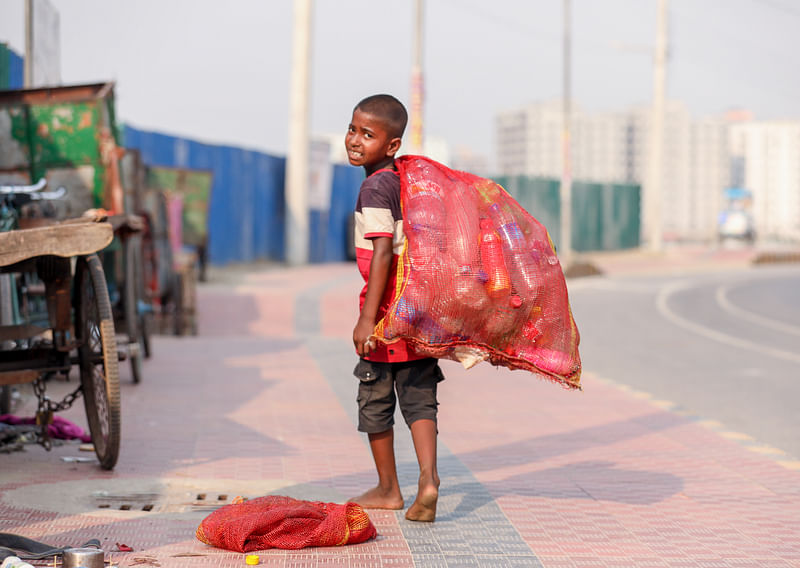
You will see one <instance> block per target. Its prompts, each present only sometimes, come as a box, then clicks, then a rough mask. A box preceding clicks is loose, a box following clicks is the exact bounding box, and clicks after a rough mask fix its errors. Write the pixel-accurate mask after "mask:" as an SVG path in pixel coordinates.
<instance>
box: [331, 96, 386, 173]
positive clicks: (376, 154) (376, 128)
mask: <svg viewBox="0 0 800 568" xmlns="http://www.w3.org/2000/svg"><path fill="white" fill-rule="evenodd" d="M344 145H345V148H346V149H347V158H348V160H350V163H351V164H352V165H354V166H363V167H365V168H366V169H367V170H374V169H378V168H380V167H383V166H384V165H388V164H389V163H391V161H392V159H394V155H395V154H396V153H397V150H399V149H400V138H396V137H393V136H392V135H391V133H390V132H389V130H388V129H387V127H386V124H385V123H384V121H383V120H381V119H380V118H379V117H377V116H375V115H373V114H369V113H366V112H363V111H362V110H360V109H356V110H355V111H353V119H352V120H351V121H350V126H349V127H348V128H347V135H346V136H345V138H344Z"/></svg>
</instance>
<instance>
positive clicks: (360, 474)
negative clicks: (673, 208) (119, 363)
mask: <svg viewBox="0 0 800 568" xmlns="http://www.w3.org/2000/svg"><path fill="white" fill-rule="evenodd" d="M645 260H646V261H647V262H646V264H647V265H648V266H647V267H646V268H648V269H649V263H650V261H649V260H648V259H645ZM708 278H709V280H708V281H705V280H702V279H698V280H696V281H697V282H701V281H702V282H708V283H713V276H711V275H709V276H708ZM692 281H695V280H694V278H692ZM728 281H730V280H728ZM669 282H672V278H670V279H661V280H658V279H647V278H627V279H622V278H617V277H611V276H609V277H607V278H604V279H602V281H601V280H600V279H586V280H585V281H575V282H574V283H571V284H570V286H571V287H572V288H573V290H574V294H573V296H574V298H575V299H574V301H573V304H574V307H575V311H576V316H577V317H578V319H579V324H580V325H581V326H582V328H583V332H584V341H585V349H584V356H585V358H586V359H587V364H586V366H585V374H584V385H585V390H584V391H583V392H576V391H567V390H564V389H562V388H559V387H557V386H555V385H553V384H550V383H548V382H545V381H542V380H539V379H537V378H536V377H534V376H531V375H530V374H528V373H523V372H518V371H517V372H512V371H508V370H505V369H496V368H493V367H491V366H490V365H487V364H481V365H478V366H476V367H475V368H473V369H470V370H469V371H466V370H464V369H463V368H462V367H461V366H460V365H457V364H455V363H452V362H449V361H446V362H443V366H446V370H445V373H446V375H447V380H446V381H444V382H443V383H442V384H441V386H440V401H441V403H442V404H441V407H440V436H439V456H440V460H439V462H440V475H441V478H442V487H441V498H440V502H439V509H438V512H437V520H436V523H433V524H427V523H412V522H409V521H407V520H405V518H404V516H403V511H397V512H394V511H375V510H372V511H370V513H369V514H370V518H371V519H372V521H373V523H374V524H375V525H376V528H377V530H378V537H377V538H376V539H375V540H373V541H370V542H367V543H363V544H359V545H353V546H344V547H336V548H319V549H314V548H311V549H303V550H300V551H287V550H267V551H261V552H259V555H260V557H261V565H262V566H274V567H281V568H290V567H291V568H295V567H301V566H302V567H305V566H308V567H314V568H316V567H330V566H350V567H352V568H372V567H386V568H400V567H402V568H411V567H414V566H419V567H426V568H427V567H437V568H438V567H450V566H469V567H473V566H476V567H483V566H486V567H492V568H494V567H497V566H505V567H517V566H520V567H521V566H525V567H529V566H533V567H536V566H543V567H546V568H567V567H572V568H586V567H589V566H591V567H609V568H610V567H614V568H622V567H626V568H632V567H636V568H638V567H642V566H647V567H661V568H671V567H685V568H690V567H691V568H694V567H698V568H699V567H709V566H714V567H716V566H720V567H726V568H743V567H745V566H753V567H758V568H764V567H775V568H778V567H780V568H798V567H800V471H798V470H800V462H798V461H792V460H781V459H778V458H777V457H776V456H774V455H764V454H761V453H757V452H754V451H751V449H749V448H747V447H745V446H744V445H743V444H741V443H739V441H738V440H732V439H730V438H726V437H724V436H720V435H719V433H718V431H717V430H715V429H714V428H708V427H707V426H706V424H704V423H701V422H699V421H697V420H694V419H693V418H692V417H690V416H684V415H681V414H680V413H677V412H674V411H672V410H671V409H669V408H665V407H663V406H661V405H659V404H655V403H654V401H652V400H648V399H646V398H645V397H642V396H638V394H637V393H631V392H628V391H626V390H625V389H623V388H620V387H619V386H617V385H620V384H622V382H623V380H626V378H629V377H630V375H631V371H630V368H629V367H624V366H622V365H620V370H621V373H620V375H618V376H615V375H607V374H605V373H604V372H601V370H600V369H602V368H604V366H608V365H610V364H612V363H614V361H615V360H614V358H613V357H610V356H608V357H604V358H601V357H598V356H597V354H598V352H601V354H602V345H600V343H599V342H601V341H602V340H603V339H604V337H602V336H605V339H608V340H609V341H608V342H609V343H611V344H613V343H618V342H620V341H624V342H625V343H624V344H627V345H635V346H638V347H637V351H635V353H634V355H636V357H633V356H630V357H629V359H630V360H631V361H638V365H639V367H640V368H646V367H647V364H648V363H651V364H652V366H656V367H658V366H660V365H664V364H672V365H673V367H674V368H675V369H676V371H675V372H676V373H677V372H679V371H683V370H685V369H686V368H689V365H688V364H687V365H683V366H681V365H680V363H681V361H680V360H678V359H677V358H675V357H672V358H670V356H669V351H668V350H669V349H670V348H672V349H677V350H686V349H687V348H689V347H692V345H691V343H692V342H691V341H690V340H687V338H688V337H689V335H688V334H689V331H688V330H687V331H686V332H685V333H684V332H683V331H681V330H682V328H680V327H677V326H676V324H674V323H671V322H669V321H660V320H661V319H663V316H661V315H660V313H659V310H658V307H657V306H658V304H657V303H656V300H657V299H658V298H659V297H660V296H659V291H660V290H662V291H663V290H664V286H665V285H667V284H668V283H669ZM360 284H361V283H360V278H359V276H358V275H357V273H356V271H355V269H354V267H353V265H352V264H347V265H327V266H311V267H303V268H296V269H289V270H285V269H278V268H274V269H270V270H266V271H258V272H254V273H249V274H248V273H241V274H232V273H231V274H229V275H228V277H227V279H226V280H224V281H221V280H216V279H215V280H212V282H209V283H208V284H204V285H203V286H201V288H200V290H199V296H198V300H199V301H198V308H199V329H200V334H199V335H198V336H197V337H182V338H176V337H157V338H155V340H154V350H153V352H154V356H153V357H152V359H150V360H148V361H147V362H146V364H145V377H144V380H143V381H142V382H141V383H140V384H136V385H134V384H133V383H132V381H131V379H130V376H129V373H128V367H127V366H125V365H123V369H122V374H123V377H122V381H121V389H122V400H123V409H122V410H123V416H122V418H123V429H122V436H123V441H122V452H121V455H120V461H119V463H118V464H117V467H116V468H115V469H114V471H113V472H107V471H102V470H100V468H99V466H98V465H97V463H96V460H94V459H92V458H91V457H88V456H91V454H88V456H87V453H84V452H81V451H80V450H79V446H78V444H76V443H67V444H64V445H60V446H56V447H54V448H53V450H52V451H51V452H45V451H44V449H42V448H40V447H38V446H37V447H28V448H26V451H25V452H15V453H12V454H8V455H0V532H11V533H16V534H20V535H22V536H26V537H29V538H34V539H37V540H41V541H44V542H47V543H50V544H52V545H55V546H75V545H76V544H80V543H83V542H86V541H87V540H88V539H90V538H98V539H100V541H101V543H102V546H103V549H104V551H105V552H106V559H107V560H109V561H110V562H112V563H113V564H117V565H119V566H120V567H125V568H127V567H131V566H158V565H160V566H165V567H167V566H169V567H170V568H183V567H186V568H199V567H209V568H211V567H223V566H224V567H233V566H243V565H244V556H243V555H242V554H239V553H235V552H230V551H225V550H220V549H215V548H212V547H209V546H206V545H204V544H202V543H201V542H199V541H198V540H197V539H196V538H195V536H194V535H195V529H196V528H197V525H198V523H199V522H200V521H201V520H202V519H203V517H204V516H205V515H207V514H208V512H209V511H210V510H212V509H213V508H215V507H217V506H219V505H222V504H225V503H227V502H229V501H230V499H232V498H233V497H234V496H236V495H243V496H248V497H255V496H259V495H264V494H268V493H272V494H281V495H289V496H293V497H298V498H302V499H311V500H326V501H327V500H332V501H337V502H341V501H343V500H345V499H347V498H348V497H349V496H351V495H354V494H358V493H360V492H361V491H363V490H364V488H365V487H369V486H370V485H371V484H372V483H374V480H375V473H374V466H373V463H372V458H371V456H370V453H369V450H368V447H367V444H366V441H365V437H364V436H363V435H362V434H359V433H358V432H357V431H356V428H355V419H356V416H355V413H356V408H355V407H356V405H355V395H356V388H357V387H356V384H355V382H354V378H353V377H352V375H351V373H350V370H351V369H352V367H353V365H354V363H355V355H354V354H353V352H352V345H351V344H350V336H351V333H352V325H353V321H354V319H355V316H356V308H355V297H356V294H357V292H358V290H359V289H360ZM692 290H693V289H688V290H686V291H685V292H684V291H679V290H675V292H674V294H672V295H670V296H668V297H667V298H666V299H665V301H666V304H667V306H668V307H669V308H670V309H671V310H673V311H676V310H682V311H679V312H678V313H679V315H684V316H685V315H686V314H687V311H686V310H687V309H689V312H688V313H689V314H690V315H691V309H690V305H689V304H684V302H683V298H684V294H685V293H687V294H689V295H690V296H691V292H692ZM702 290H703V288H702V287H701V288H700V291H702ZM667 291H669V289H668V288H667ZM738 292H739V288H736V289H732V290H730V291H729V292H728V293H727V297H728V298H730V300H731V301H732V302H739V300H737V293H738ZM765 293H766V292H765ZM775 294H776V293H775V292H772V293H769V295H770V296H774V295H775ZM625 299H627V302H625V301H623V300H625ZM614 304H618V305H627V309H626V310H624V311H623V310H615V309H613V308H614ZM738 305H740V306H742V307H747V305H745V304H742V303H741V302H739V304H738ZM778 305H780V304H778ZM590 310H591V313H590ZM592 313H593V315H594V316H595V317H592ZM637 318H638V320H641V321H640V323H639V325H638V327H637V328H631V329H630V330H629V332H628V333H627V335H626V337H622V338H615V336H614V327H615V326H620V325H621V326H623V327H625V326H624V324H625V322H626V321H636V320H637ZM693 321H694V322H695V323H697V320H693ZM700 323H702V321H700ZM651 324H652V325H651ZM647 330H650V331H648V333H650V332H653V333H657V334H658V335H657V337H656V338H654V339H656V340H659V341H661V342H662V343H663V342H668V341H671V340H675V345H674V346H670V345H665V346H664V347H663V348H662V350H661V351H659V352H657V353H656V355H653V352H654V350H652V349H648V348H647V347H646V346H643V345H644V343H645V342H644V341H643V340H642V339H641V336H642V335H643V334H644V333H645V331H647ZM676 332H680V333H676ZM676 338H677V339H676ZM615 339H616V341H615ZM695 341H696V342H697V345H698V346H699V345H701V342H700V341H699V340H697V339H695ZM708 344H709V346H710V345H711V342H708ZM687 345H688V346H689V347H687ZM709 348H710V347H709ZM776 348H777V346H776ZM783 349H786V347H785V346H783ZM730 351H735V350H734V349H730V348H728V347H726V348H725V350H722V351H721V353H722V354H725V355H726V356H727V355H728V354H729V352H730ZM742 351H744V350H742ZM617 352H619V351H617ZM629 363H630V362H629ZM708 366H709V367H710V366H711V365H710V364H709V365H708ZM729 366H730V368H731V369H734V370H735V368H736V367H735V366H734V363H730V364H729ZM790 369H791V367H790ZM765 370H766V369H765ZM622 371H624V372H622ZM598 373H600V374H603V377H604V378H606V379H609V381H602V380H598V377H597V374H598ZM655 376H658V374H655V373H653V374H652V377H655ZM666 376H669V375H668V374H667V375H666ZM717 381H718V382H721V379H717ZM675 384H678V383H675ZM73 385H74V381H73V382H72V383H61V382H54V384H52V385H49V386H48V392H49V393H50V392H51V387H52V388H53V392H52V394H54V395H55V394H61V395H63V394H64V393H65V392H69V390H70V389H71V388H73ZM59 388H60V389H61V393H58V392H57V391H58V390H59ZM642 390H644V387H642ZM56 399H57V400H58V398H56ZM30 411H31V408H30V406H28V407H26V408H20V409H19V412H20V414H22V415H27V413H28V412H30ZM63 415H64V417H65V418H67V419H70V420H73V421H74V422H76V423H78V424H80V425H82V426H85V416H84V413H83V411H82V409H81V408H80V407H79V406H78V405H76V406H75V407H73V408H72V409H70V410H69V411H65V412H64V413H63ZM396 447H397V455H398V464H399V474H400V481H401V485H402V489H403V492H404V495H405V497H406V499H407V502H408V503H410V502H411V500H413V498H414V496H415V492H416V481H417V476H418V469H417V466H416V460H415V458H414V454H413V449H412V446H411V442H410V440H409V436H408V433H407V428H405V426H404V425H402V424H400V425H399V427H398V428H397V439H396ZM78 458H83V459H78ZM84 460H87V461H84ZM201 495H202V496H204V497H202V498H201ZM145 506H147V508H145ZM116 543H124V544H127V545H129V546H131V547H133V548H134V551H133V552H117V550H116V549H117V546H116ZM48 564H49V563H48Z"/></svg>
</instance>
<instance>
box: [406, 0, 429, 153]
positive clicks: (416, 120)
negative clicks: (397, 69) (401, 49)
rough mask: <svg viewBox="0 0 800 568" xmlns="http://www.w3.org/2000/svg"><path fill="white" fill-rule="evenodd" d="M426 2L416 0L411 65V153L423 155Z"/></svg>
mask: <svg viewBox="0 0 800 568" xmlns="http://www.w3.org/2000/svg"><path fill="white" fill-rule="evenodd" d="M424 10H425V2H424V0H416V2H415V18H414V53H413V58H412V63H411V116H410V117H409V118H410V120H409V122H410V123H411V124H410V126H411V128H410V130H411V132H410V135H411V136H409V139H410V142H411V144H409V152H410V153H411V154H422V151H423V148H424V143H425V141H424V136H423V111H424V106H425V105H424V99H425V84H424V77H423V73H422V56H423V31H424V25H425V23H424V22H425V18H424Z"/></svg>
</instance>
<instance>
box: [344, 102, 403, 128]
mask: <svg viewBox="0 0 800 568" xmlns="http://www.w3.org/2000/svg"><path fill="white" fill-rule="evenodd" d="M356 110H360V111H362V112H366V113H369V114H373V115H375V116H378V117H380V118H382V119H383V120H384V121H385V122H386V126H388V127H389V131H390V133H391V134H392V135H393V136H394V137H396V138H402V137H403V132H405V130H406V124H407V123H408V112H406V107H404V106H403V103H401V102H400V101H398V100H397V99H396V98H394V97H393V96H392V95H372V96H370V97H367V98H365V99H363V100H362V101H361V102H360V103H358V104H357V105H356V108H354V109H353V111H356Z"/></svg>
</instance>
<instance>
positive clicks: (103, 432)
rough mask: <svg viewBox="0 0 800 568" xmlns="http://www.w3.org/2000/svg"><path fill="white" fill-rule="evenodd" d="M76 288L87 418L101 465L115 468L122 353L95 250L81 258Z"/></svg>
mask: <svg viewBox="0 0 800 568" xmlns="http://www.w3.org/2000/svg"><path fill="white" fill-rule="evenodd" d="M75 291H76V293H75V300H76V309H75V335H76V338H77V339H78V342H79V347H78V359H79V362H80V368H81V386H82V387H83V401H84V404H85V406H86V418H87V420H88V422H89V431H90V433H91V435H92V442H93V443H94V451H95V453H96V454H97V459H98V460H99V461H100V466H101V467H102V468H103V469H113V467H114V466H115V465H116V463H117V458H118V457H119V444H120V399H119V359H118V354H117V339H116V336H115V335H114V318H113V316H112V313H111V302H110V301H109V299H108V288H107V287H106V278H105V274H104V272H103V265H102V263H101V262H100V259H99V258H98V257H97V255H96V254H91V255H89V256H82V257H79V258H78V262H77V266H76V269H75Z"/></svg>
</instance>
